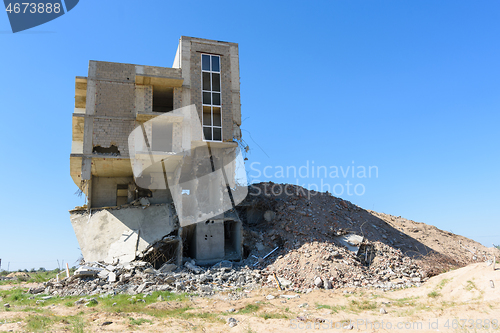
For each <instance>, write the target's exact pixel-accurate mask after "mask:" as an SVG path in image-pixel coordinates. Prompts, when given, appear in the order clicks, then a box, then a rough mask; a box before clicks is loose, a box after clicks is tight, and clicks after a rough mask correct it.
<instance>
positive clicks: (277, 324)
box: [0, 263, 500, 332]
mask: <svg viewBox="0 0 500 333" xmlns="http://www.w3.org/2000/svg"><path fill="white" fill-rule="evenodd" d="M497 266H499V265H498V264H497ZM10 287H11V288H14V287H16V286H10ZM23 287H24V286H23ZM3 289H5V286H4V288H3ZM269 295H272V296H274V298H273V297H270V296H269ZM285 295H291V298H287V297H285ZM246 296H247V297H246V298H241V299H240V300H230V299H229V298H228V297H227V295H225V294H223V293H219V294H216V295H215V296H213V297H210V298H200V297H188V298H187V299H186V300H184V301H168V300H164V301H159V302H155V303H152V304H149V305H145V306H146V307H148V308H149V309H155V310H156V311H157V313H158V314H161V313H162V312H166V311H169V313H172V314H173V315H172V316H169V317H162V316H151V315H146V314H144V313H127V312H109V311H105V310H104V309H102V308H100V306H99V305H97V306H95V307H86V306H85V305H78V306H65V305H64V304H53V305H48V306H43V305H41V306H40V309H36V308H35V309H26V308H25V307H22V306H14V307H11V308H9V309H5V308H4V307H3V306H2V309H1V310H0V323H1V324H0V331H1V332H9V331H12V332H26V331H29V330H28V327H27V321H28V320H29V318H32V317H33V316H36V315H37V313H41V312H43V313H45V314H46V315H47V314H48V315H50V316H53V317H57V318H66V317H68V318H69V317H71V316H76V315H79V316H81V317H82V318H83V321H84V323H85V324H84V325H83V327H82V328H81V330H80V331H85V332H294V331H305V332H308V331H320V332H337V331H349V330H352V331H359V332H389V331H408V332H438V331H439V332H476V331H493V332H495V331H496V332H499V331H500V267H497V268H496V270H493V267H492V265H490V266H488V265H487V264H486V263H477V264H471V265H469V266H466V267H463V268H460V269H456V270H452V271H449V272H447V273H444V274H440V275H438V276H434V277H432V278H431V279H429V280H428V281H427V282H426V283H425V284H423V286H421V287H419V288H408V289H402V290H398V291H388V292H382V291H377V290H373V289H363V288H358V289H350V290H346V289H337V290H334V291H332V290H324V289H318V290H314V291H313V292H311V293H308V294H295V293H292V292H281V291H279V290H276V289H269V288H263V289H259V290H254V291H251V292H248V293H246ZM1 303H2V305H3V303H4V302H3V301H2V302H1ZM186 307H189V309H188V310H187V311H184V310H185V309H186ZM183 309H184V310H183ZM176 310H179V312H178V314H179V315H176V314H177V312H176ZM181 313H182V315H181ZM229 318H234V319H235V320H236V326H234V327H230V325H229V323H228V320H229ZM103 324H104V325H103ZM41 331H47V332H70V331H73V332H75V331H78V330H76V329H75V328H71V327H70V326H69V325H68V322H67V321H65V320H64V319H61V320H58V321H56V322H54V323H53V325H52V326H50V327H49V328H46V329H45V330H41Z"/></svg>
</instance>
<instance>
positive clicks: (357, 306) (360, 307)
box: [349, 300, 377, 312]
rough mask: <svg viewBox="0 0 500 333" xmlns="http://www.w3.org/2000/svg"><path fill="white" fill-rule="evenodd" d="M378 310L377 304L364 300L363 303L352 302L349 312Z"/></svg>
mask: <svg viewBox="0 0 500 333" xmlns="http://www.w3.org/2000/svg"><path fill="white" fill-rule="evenodd" d="M376 308H377V303H376V302H371V301H368V300H363V301H355V300H351V303H349V310H351V311H353V312H359V311H366V310H375V309H376Z"/></svg>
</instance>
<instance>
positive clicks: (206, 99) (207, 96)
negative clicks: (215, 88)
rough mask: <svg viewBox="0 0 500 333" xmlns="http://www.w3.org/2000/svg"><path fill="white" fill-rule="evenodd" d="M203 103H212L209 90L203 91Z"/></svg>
mask: <svg viewBox="0 0 500 333" xmlns="http://www.w3.org/2000/svg"><path fill="white" fill-rule="evenodd" d="M203 104H211V100H210V93H209V92H204V93H203Z"/></svg>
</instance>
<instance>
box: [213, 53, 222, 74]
mask: <svg viewBox="0 0 500 333" xmlns="http://www.w3.org/2000/svg"><path fill="white" fill-rule="evenodd" d="M212 72H220V66H219V56H212Z"/></svg>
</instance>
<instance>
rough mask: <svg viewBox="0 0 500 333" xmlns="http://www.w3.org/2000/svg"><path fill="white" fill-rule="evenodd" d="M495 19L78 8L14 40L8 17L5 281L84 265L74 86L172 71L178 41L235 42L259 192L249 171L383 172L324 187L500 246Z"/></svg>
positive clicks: (0, 98) (499, 78)
mask: <svg viewBox="0 0 500 333" xmlns="http://www.w3.org/2000/svg"><path fill="white" fill-rule="evenodd" d="M499 12H500V2H498V1H480V2H477V1H456V0H455V1H324V2H311V1H308V2H296V1H287V2H279V3H273V2H269V1H265V2H259V1H228V2H225V1H218V2H216V3H213V2H212V3H210V2H206V1H204V2H192V1H165V0H161V1H97V0H82V1H80V3H79V4H78V5H77V6H76V7H75V8H74V9H73V10H72V11H71V12H69V13H67V14H65V15H63V16H62V17H60V18H58V19H56V20H54V21H51V22H49V23H46V24H44V25H42V26H39V27H36V28H33V29H31V30H28V31H26V32H21V33H17V34H12V33H11V32H10V31H11V30H10V26H9V23H8V19H7V14H6V13H4V14H0V45H1V55H0V57H1V58H0V64H1V67H2V71H1V79H0V108H1V110H2V122H1V127H0V128H1V130H0V147H1V161H2V163H0V171H1V173H0V175H1V176H0V177H1V178H0V179H1V183H0V184H1V188H2V191H0V226H1V229H0V258H1V259H2V268H7V264H8V262H10V269H11V270H13V269H18V268H28V269H30V268H32V267H34V268H39V267H46V268H54V267H57V262H56V260H57V259H59V260H60V261H62V260H64V261H65V262H69V263H70V265H72V264H74V263H75V261H76V259H77V258H78V257H79V255H80V251H79V249H78V243H77V241H76V237H75V235H74V233H73V229H72V227H71V223H70V220H69V213H68V210H70V209H72V208H73V207H74V206H76V205H81V204H83V199H81V198H78V197H77V196H76V195H74V193H75V192H76V190H77V187H76V186H75V184H74V183H73V181H72V180H71V177H70V175H69V154H70V149H71V114H72V112H73V108H74V77H75V76H87V71H88V61H89V60H102V61H113V62H125V63H136V64H144V65H153V66H166V67H170V66H171V65H172V62H173V59H174V55H175V51H176V48H177V43H178V38H179V37H180V36H181V35H186V36H194V37H201V38H209V39H216V40H224V41H231V42H237V43H239V46H240V68H241V70H240V76H241V102H242V117H243V125H242V129H243V135H244V139H245V141H246V142H247V143H248V144H249V145H250V147H251V151H250V153H249V154H248V158H249V160H248V162H247V170H248V173H249V177H250V178H252V179H254V180H256V178H257V177H256V176H257V175H258V172H257V171H255V170H251V168H250V164H251V163H255V164H253V169H256V170H259V171H261V172H262V171H263V169H264V167H265V166H269V167H270V168H268V169H266V171H267V174H269V173H273V174H274V173H275V172H276V171H277V170H278V166H283V167H287V166H296V167H297V168H298V167H300V166H303V165H307V163H308V161H309V164H310V165H312V162H313V161H314V165H315V166H326V167H328V168H330V167H333V166H337V167H339V168H340V167H343V168H344V169H346V168H347V167H349V166H353V165H354V166H356V167H357V166H365V167H368V166H376V167H377V168H378V177H375V176H374V175H373V174H372V177H371V178H359V177H351V176H352V174H351V175H350V176H348V177H347V178H344V177H343V176H342V174H341V173H340V172H339V173H340V177H339V178H331V177H327V178H325V179H323V182H324V183H328V184H330V186H333V185H335V184H341V185H342V184H344V185H342V186H345V183H346V182H347V181H350V183H352V184H362V185H363V186H364V190H365V191H364V194H363V195H356V194H353V195H348V194H347V193H346V192H345V191H344V193H343V194H342V195H341V197H342V198H344V199H346V200H350V201H352V202H353V203H355V204H358V205H359V206H361V207H364V208H367V209H374V210H376V211H380V212H385V213H389V214H393V215H398V216H399V215H401V216H403V217H405V218H409V219H413V220H416V221H420V222H425V223H428V224H432V225H435V226H437V227H438V228H441V229H444V230H448V231H453V232H455V233H458V234H461V235H464V236H467V237H470V238H472V239H475V240H477V241H479V242H481V243H483V244H485V245H487V246H491V244H492V243H495V244H498V243H500V227H499V222H500V202H499V199H500V195H499V185H500V176H499V165H500V157H499V156H500V154H499V153H500V149H499V148H500V141H499V136H500V135H499V124H500V113H499V110H500V65H499V59H500V43H499V40H500V23H499V20H498V13H499ZM353 161H354V163H353ZM256 163H260V164H256ZM357 170H358V169H357ZM303 171H304V170H303ZM278 176H279V175H278ZM290 176H292V177H289V178H280V177H276V176H272V177H271V178H270V179H267V178H264V177H263V176H261V177H260V178H259V179H258V180H261V181H263V180H273V181H276V182H293V183H296V179H295V178H294V177H293V175H290ZM320 182H321V179H320V178H317V177H316V178H312V177H311V176H310V177H309V178H302V179H299V184H313V186H314V184H317V185H320V184H321V183H320ZM313 186H312V187H313ZM336 189H337V192H339V191H340V189H341V187H340V186H337V188H336ZM360 190H361V187H358V192H360ZM351 194H352V188H351Z"/></svg>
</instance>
